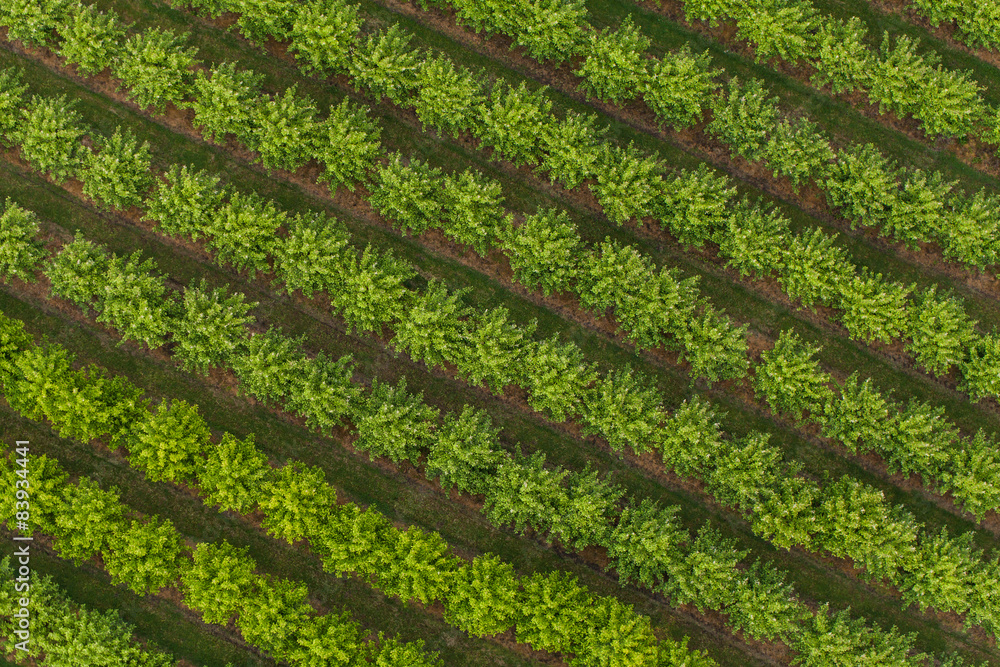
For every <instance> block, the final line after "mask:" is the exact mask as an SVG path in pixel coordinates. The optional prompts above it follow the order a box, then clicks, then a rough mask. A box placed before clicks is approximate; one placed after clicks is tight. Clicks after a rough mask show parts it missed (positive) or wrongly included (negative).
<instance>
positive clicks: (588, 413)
mask: <svg viewBox="0 0 1000 667" xmlns="http://www.w3.org/2000/svg"><path fill="white" fill-rule="evenodd" d="M582 412H583V422H584V433H585V434H587V435H592V434H599V435H601V436H602V437H604V439H606V440H607V441H608V445H609V446H610V447H611V450H612V451H615V452H620V451H622V450H623V449H625V448H626V447H628V448H631V449H632V451H633V452H635V453H636V454H643V453H645V452H647V451H650V450H651V449H652V448H653V447H654V446H655V445H654V443H655V441H656V437H657V435H658V434H659V432H660V428H661V424H662V423H663V422H664V421H665V420H666V419H667V415H666V413H665V412H664V409H663V406H662V405H661V399H660V394H659V392H658V391H657V390H656V387H654V386H653V385H652V383H651V382H650V381H649V379H648V378H646V377H644V376H643V375H642V374H640V373H636V372H633V371H632V369H631V368H630V367H627V366H626V367H625V368H623V369H619V370H617V371H615V372H614V373H607V374H605V375H604V376H603V377H601V378H600V379H598V380H597V382H596V384H595V385H594V386H593V387H591V388H590V389H589V390H588V391H587V392H586V394H585V396H584V399H583V410H582Z"/></svg>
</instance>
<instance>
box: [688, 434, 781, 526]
mask: <svg viewBox="0 0 1000 667" xmlns="http://www.w3.org/2000/svg"><path fill="white" fill-rule="evenodd" d="M770 437H771V434H770V433H759V432H757V431H751V432H750V434H748V435H747V436H746V437H744V438H742V439H740V440H732V441H726V442H725V443H724V445H723V447H722V448H721V449H720V451H719V452H717V453H716V455H715V460H714V461H713V466H712V469H711V470H710V471H709V473H708V475H707V486H708V490H709V492H710V493H711V494H712V495H713V496H714V497H715V499H716V500H717V501H718V502H719V503H721V504H723V505H729V506H732V507H737V508H739V509H741V510H743V511H744V512H747V511H750V510H752V509H753V507H754V506H755V505H757V504H758V503H759V502H761V500H762V499H763V498H764V497H766V495H767V490H768V489H774V488H776V487H777V486H778V482H779V480H780V479H781V477H782V476H783V474H784V472H785V471H784V470H783V465H782V455H781V450H780V449H778V448H776V447H773V446H772V445H771V444H770V443H769V442H768V441H769V440H770Z"/></svg>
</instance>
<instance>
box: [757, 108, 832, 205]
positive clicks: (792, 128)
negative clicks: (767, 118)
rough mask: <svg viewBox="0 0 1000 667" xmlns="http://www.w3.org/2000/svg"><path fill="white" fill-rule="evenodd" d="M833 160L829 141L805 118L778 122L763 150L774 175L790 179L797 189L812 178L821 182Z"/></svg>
mask: <svg viewBox="0 0 1000 667" xmlns="http://www.w3.org/2000/svg"><path fill="white" fill-rule="evenodd" d="M834 157H836V154H835V153H834V152H833V148H831V146H830V140H829V139H827V138H826V136H825V135H824V134H823V132H822V131H821V130H820V129H819V127H818V126H817V125H816V124H815V123H813V122H812V121H811V120H809V119H808V118H805V117H799V118H796V119H795V120H794V121H792V122H789V121H787V120H782V121H781V122H780V123H778V125H777V126H775V128H774V131H773V132H772V133H771V136H770V137H768V139H767V144H765V146H764V149H763V159H764V161H765V162H766V163H767V164H768V166H769V167H770V168H771V169H772V170H774V173H775V175H776V176H787V177H788V179H789V180H790V181H791V182H792V184H793V185H794V186H795V187H796V188H798V186H799V185H802V184H803V183H806V182H807V181H808V180H810V179H813V180H816V181H819V179H820V177H822V176H823V175H825V174H826V173H827V171H828V169H829V165H830V162H831V161H832V160H833V159H834Z"/></svg>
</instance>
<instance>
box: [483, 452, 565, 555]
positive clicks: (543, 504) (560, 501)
mask: <svg viewBox="0 0 1000 667" xmlns="http://www.w3.org/2000/svg"><path fill="white" fill-rule="evenodd" d="M568 475H569V472H568V471H566V470H563V469H562V468H557V469H554V470H553V469H551V468H546V467H545V456H544V454H543V453H542V452H536V453H535V454H534V455H532V456H530V457H524V456H518V457H516V458H511V459H508V460H506V461H504V462H503V463H501V464H500V466H499V468H498V469H497V474H496V475H495V476H494V478H493V481H492V483H491V484H490V487H489V489H487V491H486V502H485V503H484V505H483V512H484V513H485V514H486V516H487V517H488V518H489V520H490V522H491V523H494V524H496V525H500V526H509V525H512V524H513V526H514V530H515V531H517V532H518V533H520V532H523V531H524V530H526V529H527V528H534V529H535V530H536V531H538V532H539V533H544V532H547V531H548V529H549V528H550V527H551V526H552V523H553V521H556V520H557V516H556V515H557V513H559V512H560V511H562V510H563V508H565V507H566V506H567V504H568V502H569V496H568V493H567V490H566V487H565V486H564V484H563V482H564V480H565V479H566V477H567V476H568ZM550 539H551V537H550Z"/></svg>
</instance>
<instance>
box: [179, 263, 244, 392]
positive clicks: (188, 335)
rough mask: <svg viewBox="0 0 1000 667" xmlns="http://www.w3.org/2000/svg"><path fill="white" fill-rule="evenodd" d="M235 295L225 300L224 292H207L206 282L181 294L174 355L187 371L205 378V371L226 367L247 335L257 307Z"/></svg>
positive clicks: (240, 295)
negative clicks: (251, 312) (222, 365)
mask: <svg viewBox="0 0 1000 667" xmlns="http://www.w3.org/2000/svg"><path fill="white" fill-rule="evenodd" d="M243 299H244V296H243V294H242V293H240V292H236V293H234V294H231V295H229V296H226V289H225V288H216V289H213V290H212V291H209V290H208V286H207V284H206V283H205V279H204V278H202V280H201V283H200V284H198V285H189V286H188V288H187V289H186V290H184V299H183V301H182V303H181V308H180V311H181V313H180V315H179V316H178V318H177V320H176V322H175V325H174V326H175V329H174V334H173V340H174V343H176V348H175V349H174V354H175V355H176V356H177V357H178V359H180V361H181V363H182V364H183V366H184V367H185V368H187V369H190V370H194V371H198V372H200V373H202V374H207V373H208V369H209V368H210V367H212V366H217V365H220V364H222V363H225V362H226V361H227V360H228V359H229V358H230V357H231V356H232V354H233V353H234V352H235V351H236V350H237V347H238V345H239V344H240V343H241V342H242V341H243V339H244V338H245V336H246V334H245V332H244V326H245V325H246V324H247V323H248V322H250V321H251V320H252V316H251V315H250V314H249V313H250V311H251V310H252V309H253V308H255V307H256V305H257V304H256V303H254V302H251V303H245V302H244V300H243Z"/></svg>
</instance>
